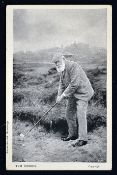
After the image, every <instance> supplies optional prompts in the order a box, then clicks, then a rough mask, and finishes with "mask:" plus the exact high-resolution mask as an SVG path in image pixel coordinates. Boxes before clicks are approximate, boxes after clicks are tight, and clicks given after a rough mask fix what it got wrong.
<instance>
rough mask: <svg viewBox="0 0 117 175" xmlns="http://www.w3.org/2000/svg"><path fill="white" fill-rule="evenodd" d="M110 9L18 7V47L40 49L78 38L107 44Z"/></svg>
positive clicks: (15, 11) (16, 37) (15, 33)
mask: <svg viewBox="0 0 117 175" xmlns="http://www.w3.org/2000/svg"><path fill="white" fill-rule="evenodd" d="M106 25H107V21H106V9H96V10H94V9H93V10H87V9H85V10H82V9H80V10H79V9H74V10H73V9H59V10H57V9H56V10H55V9H53V10H52V9H51V10H31V9H25V10H24V9H17V10H14V18H13V30H14V48H15V50H16V51H17V50H23V49H24V50H38V49H43V48H49V47H54V46H60V45H61V44H63V45H67V44H70V43H71V42H73V41H74V40H76V41H78V42H86V43H89V44H90V45H91V44H95V45H96V46H101V47H106V32H107V31H106Z"/></svg>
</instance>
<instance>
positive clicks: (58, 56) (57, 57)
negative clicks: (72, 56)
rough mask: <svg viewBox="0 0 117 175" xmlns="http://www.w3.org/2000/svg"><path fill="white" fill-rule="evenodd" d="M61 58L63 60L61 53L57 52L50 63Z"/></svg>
mask: <svg viewBox="0 0 117 175" xmlns="http://www.w3.org/2000/svg"><path fill="white" fill-rule="evenodd" d="M61 58H64V55H63V54H62V53H61V52H57V53H56V54H54V56H53V58H52V62H53V63H54V62H56V61H58V60H59V59H61Z"/></svg>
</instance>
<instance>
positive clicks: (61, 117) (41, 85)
mask: <svg viewBox="0 0 117 175" xmlns="http://www.w3.org/2000/svg"><path fill="white" fill-rule="evenodd" d="M42 69H43V72H42V71H41V70H42ZM87 75H88V77H89V79H90V81H91V83H92V86H93V88H94V90H95V94H94V96H93V98H92V99H91V100H90V102H89V108H88V114H87V118H88V130H89V131H92V130H93V129H95V128H96V127H98V126H101V125H104V126H105V125H106V89H105V87H106V85H105V81H103V83H102V82H101V80H102V79H106V69H105V67H97V68H95V69H92V70H87ZM100 77H101V78H100ZM58 83H59V75H58V74H57V72H56V69H55V68H54V67H52V65H49V66H47V65H42V64H39V65H38V66H37V65H36V64H31V63H30V64H28V63H27V64H24V65H22V64H18V65H17V64H16V65H15V64H14V93H13V102H14V106H13V116H14V119H15V118H17V119H18V120H24V121H30V122H32V123H35V122H36V121H37V120H38V119H39V118H41V117H42V116H43V114H44V112H45V111H47V110H48V109H49V108H50V107H51V105H52V104H54V103H55V100H56V96H57V89H58ZM65 107H66V101H63V103H62V104H61V105H57V106H56V107H55V108H54V109H53V110H52V111H50V112H49V114H48V115H47V116H46V117H45V118H44V119H42V120H41V124H42V125H43V126H45V128H46V129H48V130H49V129H50V126H51V129H53V130H54V131H57V130H62V132H67V123H66V119H65Z"/></svg>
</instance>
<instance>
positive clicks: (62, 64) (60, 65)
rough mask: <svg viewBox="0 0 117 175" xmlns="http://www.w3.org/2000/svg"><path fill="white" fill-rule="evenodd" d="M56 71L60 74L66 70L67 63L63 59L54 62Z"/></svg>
mask: <svg viewBox="0 0 117 175" xmlns="http://www.w3.org/2000/svg"><path fill="white" fill-rule="evenodd" d="M54 63H55V66H56V69H57V71H58V72H62V71H64V69H65V62H64V60H63V58H60V59H58V60H57V61H55V62H54Z"/></svg>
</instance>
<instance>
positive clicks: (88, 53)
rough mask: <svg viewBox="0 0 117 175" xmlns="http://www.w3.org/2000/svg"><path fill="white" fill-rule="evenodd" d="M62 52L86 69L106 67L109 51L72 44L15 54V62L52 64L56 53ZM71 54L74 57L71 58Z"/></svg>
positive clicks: (83, 44)
mask: <svg viewBox="0 0 117 175" xmlns="http://www.w3.org/2000/svg"><path fill="white" fill-rule="evenodd" d="M58 51H62V52H63V53H68V54H66V57H67V59H70V60H74V61H77V62H79V63H80V64H81V65H82V66H83V67H84V68H85V69H87V66H88V67H89V66H90V68H91V67H92V66H98V65H99V66H100V65H101V66H106V58H107V50H106V49H105V48H100V47H89V45H88V44H85V43H76V42H74V43H72V44H70V45H69V46H66V47H64V48H60V47H54V48H51V49H44V50H41V51H38V52H31V51H27V52H17V53H14V55H13V59H14V62H18V63H24V62H51V59H52V57H53V55H54V53H56V52H58ZM69 53H70V54H71V55H72V56H71V55H70V56H69Z"/></svg>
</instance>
